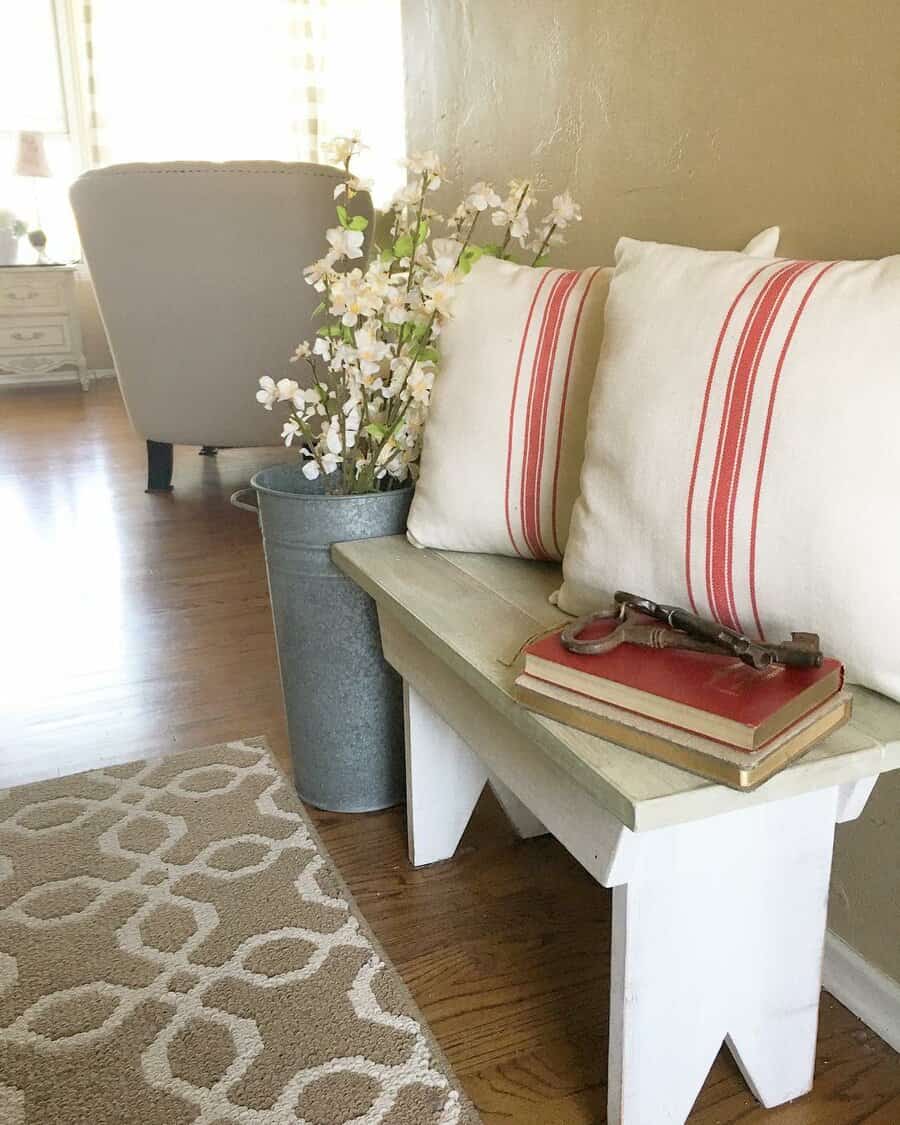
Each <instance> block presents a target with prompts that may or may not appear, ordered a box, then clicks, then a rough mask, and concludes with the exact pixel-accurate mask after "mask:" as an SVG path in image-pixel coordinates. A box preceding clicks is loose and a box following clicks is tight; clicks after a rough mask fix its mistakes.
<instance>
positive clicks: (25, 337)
mask: <svg viewBox="0 0 900 1125" xmlns="http://www.w3.org/2000/svg"><path fill="white" fill-rule="evenodd" d="M71 350H72V343H71V334H70V332H69V321H68V318H66V317H64V316H60V317H53V318H52V319H51V318H50V317H29V318H27V319H24V318H23V319H22V320H0V354H2V355H40V354H47V355H55V354H57V353H60V354H61V353H63V352H69V351H71Z"/></svg>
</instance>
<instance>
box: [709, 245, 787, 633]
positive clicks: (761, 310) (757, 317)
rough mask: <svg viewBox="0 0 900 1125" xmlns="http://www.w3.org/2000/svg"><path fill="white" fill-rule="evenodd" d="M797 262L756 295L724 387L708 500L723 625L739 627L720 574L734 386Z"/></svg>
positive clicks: (713, 583) (714, 591) (716, 609)
mask: <svg viewBox="0 0 900 1125" xmlns="http://www.w3.org/2000/svg"><path fill="white" fill-rule="evenodd" d="M794 265H795V263H794V262H787V263H784V262H783V263H781V266H780V268H779V269H778V270H777V272H776V273H774V274H773V275H772V276H771V277H769V278H767V279H766V281H765V284H764V285H763V287H762V289H760V291H759V292H758V293H757V294H756V297H755V298H754V300H753V304H752V305H751V306H750V312H749V313H748V314H747V316H746V318H745V320H744V323H743V326H742V328H741V332H740V336H739V337H738V342H737V347H736V348H735V351H734V355H733V356H732V359H731V367H730V370H729V374H728V383H727V385H726V389H725V400H724V403H723V406H722V414H721V417H720V418H719V437H718V441H717V443H716V456H715V461H714V463H713V470H712V476H711V477H710V486H709V493H708V495H707V502H706V597H707V601H708V602H709V609H710V613H711V614H712V616H713V617H714V618H715V619H716V620H717V621H721V622H722V623H723V624H725V625H728V626H730V627H731V628H733V629H736V628H737V622H736V621H735V620H734V619H733V618H732V616H731V614H730V612H729V609H728V605H727V600H726V598H725V595H724V589H723V586H724V580H723V579H722V578H721V577H720V571H721V568H722V562H723V555H724V551H725V543H724V534H725V529H724V526H723V521H724V512H723V511H722V507H721V501H720V496H721V482H722V467H723V462H724V461H725V459H726V457H727V456H728V452H729V451H728V448H727V440H728V435H729V432H730V431H729V422H730V420H731V418H732V411H733V403H734V396H735V389H736V386H737V384H738V379H739V372H740V371H741V370H742V364H743V361H744V357H745V354H746V351H747V344H748V338H749V337H750V335H751V333H752V332H755V331H756V330H757V326H761V317H762V318H763V319H764V318H765V317H767V316H768V310H769V308H770V304H771V301H772V299H773V297H772V294H773V292H774V291H775V287H776V286H777V284H778V282H779V281H780V280H781V279H782V278H783V277H785V276H786V275H787V274H788V273H789V272H790V271H791V270H792V269H793V268H794ZM717 579H718V581H717Z"/></svg>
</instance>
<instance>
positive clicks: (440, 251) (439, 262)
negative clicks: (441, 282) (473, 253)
mask: <svg viewBox="0 0 900 1125" xmlns="http://www.w3.org/2000/svg"><path fill="white" fill-rule="evenodd" d="M461 250H462V243H461V242H457V240H456V239H455V238H435V239H433V240H432V243H431V252H432V254H433V255H434V269H435V272H436V273H438V274H439V275H440V276H441V277H447V276H448V275H449V274H451V273H452V272H453V271H454V270H455V269H456V263H457V261H458V260H459V255H460V251H461Z"/></svg>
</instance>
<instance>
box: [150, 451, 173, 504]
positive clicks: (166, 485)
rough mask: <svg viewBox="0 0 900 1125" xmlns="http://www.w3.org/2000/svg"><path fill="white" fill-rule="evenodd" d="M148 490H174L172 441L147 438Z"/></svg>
mask: <svg viewBox="0 0 900 1125" xmlns="http://www.w3.org/2000/svg"><path fill="white" fill-rule="evenodd" d="M146 491H147V492H171V491H172V443H171V442H170V441H150V440H149V439H148V440H147V488H146Z"/></svg>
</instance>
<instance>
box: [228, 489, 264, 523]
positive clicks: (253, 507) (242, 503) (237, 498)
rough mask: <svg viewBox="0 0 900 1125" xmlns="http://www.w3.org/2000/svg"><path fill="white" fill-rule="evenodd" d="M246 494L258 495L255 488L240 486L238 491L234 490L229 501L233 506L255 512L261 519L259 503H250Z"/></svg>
mask: <svg viewBox="0 0 900 1125" xmlns="http://www.w3.org/2000/svg"><path fill="white" fill-rule="evenodd" d="M245 496H252V497H254V498H255V497H256V489H255V488H239V489H238V490H237V492H232V494H231V500H230V501H229V502H230V504H231V505H232V507H234V508H242V509H243V510H244V511H245V512H253V514H254V515H255V516H256V518H257V519H259V505H258V504H248V503H247V501H246V500H245V499H244V497H245Z"/></svg>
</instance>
